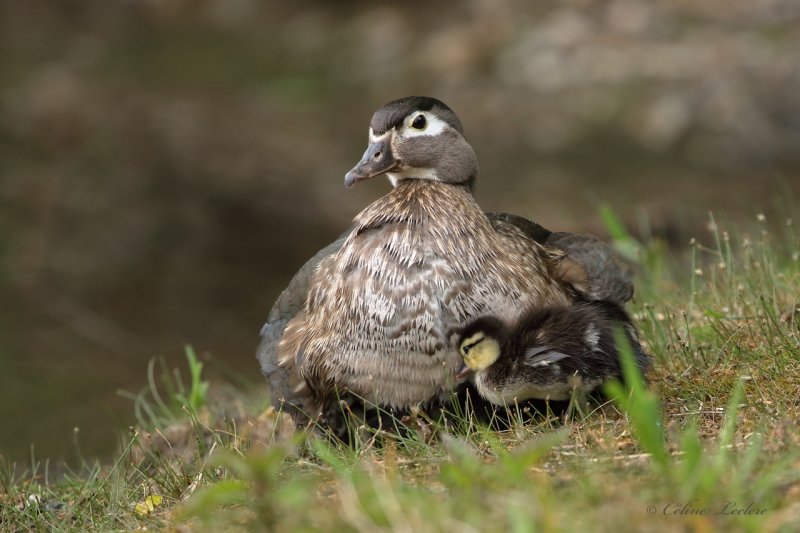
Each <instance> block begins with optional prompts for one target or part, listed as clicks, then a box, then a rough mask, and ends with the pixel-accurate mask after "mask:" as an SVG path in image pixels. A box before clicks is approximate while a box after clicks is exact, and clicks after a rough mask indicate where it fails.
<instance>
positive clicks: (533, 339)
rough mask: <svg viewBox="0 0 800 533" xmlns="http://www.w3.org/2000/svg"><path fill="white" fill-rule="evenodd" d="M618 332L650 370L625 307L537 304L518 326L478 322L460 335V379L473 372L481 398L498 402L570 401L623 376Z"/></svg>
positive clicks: (488, 320)
mask: <svg viewBox="0 0 800 533" xmlns="http://www.w3.org/2000/svg"><path fill="white" fill-rule="evenodd" d="M617 329H619V330H621V331H622V332H623V334H624V336H625V339H626V340H627V342H628V344H629V345H630V347H631V350H632V352H633V355H634V358H635V360H636V363H637V364H638V366H639V368H640V369H641V371H642V373H645V372H646V370H647V369H648V367H649V364H650V357H649V356H648V355H647V354H646V353H645V352H644V350H643V348H642V345H641V343H640V342H639V340H638V338H637V336H636V330H635V328H634V326H633V324H632V322H631V320H630V317H629V316H628V314H627V313H626V312H625V310H624V309H623V308H622V307H621V306H619V305H617V304H614V303H611V302H606V301H590V302H580V303H576V304H575V305H572V306H560V305H555V306H543V307H537V308H534V309H532V310H531V311H529V312H528V313H526V314H525V315H523V316H522V317H521V318H520V319H519V320H518V321H517V322H515V323H514V324H512V325H508V324H506V323H504V322H503V321H501V320H499V319H498V318H495V317H492V316H486V317H482V318H479V319H477V320H475V321H474V322H472V323H471V324H469V325H468V326H467V327H466V328H465V329H464V331H463V333H462V335H461V340H460V342H459V352H460V354H461V356H462V358H463V359H464V367H463V368H462V370H461V372H459V374H458V378H459V379H463V378H465V377H467V376H468V375H469V374H472V373H474V381H475V387H476V389H477V391H478V393H479V394H480V395H481V396H482V397H483V398H485V399H486V400H488V401H489V402H491V403H493V404H496V405H512V404H515V403H517V402H522V401H525V400H530V399H540V400H556V401H557V400H568V399H570V397H571V396H572V395H573V394H576V393H577V394H578V395H583V394H587V393H590V392H592V391H593V390H595V389H596V388H597V387H598V386H599V385H601V384H602V383H604V382H606V381H609V380H613V379H620V378H621V376H622V371H621V366H620V362H619V350H618V348H617V345H616V342H615V330H617Z"/></svg>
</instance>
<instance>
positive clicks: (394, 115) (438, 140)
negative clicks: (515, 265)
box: [344, 96, 478, 188]
mask: <svg viewBox="0 0 800 533" xmlns="http://www.w3.org/2000/svg"><path fill="white" fill-rule="evenodd" d="M382 174H386V176H387V177H388V178H389V181H391V183H392V185H393V186H395V187H397V185H398V184H400V183H401V182H403V181H405V180H410V179H417V180H432V181H438V182H442V183H451V184H457V185H465V186H467V187H469V188H472V186H473V184H474V182H475V179H476V178H477V176H478V159H477V156H476V155H475V152H474V151H473V149H472V147H471V146H470V145H469V143H468V142H467V140H466V139H465V138H464V128H463V127H462V126H461V121H460V120H459V119H458V117H457V116H456V114H455V113H454V112H453V110H452V109H450V108H449V107H447V105H445V104H444V103H443V102H441V101H439V100H437V99H435V98H430V97H427V96H409V97H407V98H401V99H400V100H395V101H393V102H389V103H388V104H386V105H385V106H383V107H382V108H380V109H379V110H377V111H376V112H375V114H374V115H373V116H372V121H371V123H370V128H369V146H368V147H367V150H366V152H364V155H363V156H362V158H361V161H359V162H358V164H356V166H355V167H353V169H352V170H351V171H350V172H348V173H347V174H346V175H345V177H344V185H345V187H352V186H353V185H355V184H356V183H358V182H360V181H364V180H368V179H370V178H374V177H376V176H380V175H382Z"/></svg>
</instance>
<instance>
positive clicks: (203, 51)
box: [0, 0, 800, 460]
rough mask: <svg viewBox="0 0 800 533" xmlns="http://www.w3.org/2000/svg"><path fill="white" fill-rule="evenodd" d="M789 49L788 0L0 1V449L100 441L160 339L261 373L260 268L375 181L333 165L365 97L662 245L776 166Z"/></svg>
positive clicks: (491, 185) (789, 169)
mask: <svg viewBox="0 0 800 533" xmlns="http://www.w3.org/2000/svg"><path fill="white" fill-rule="evenodd" d="M798 50H800V4H798V3H797V2H793V1H791V0H762V1H759V2H752V1H751V0H727V1H725V2H720V1H715V0H677V1H676V0H670V1H641V2H639V1H635V0H615V1H610V2H607V1H590V0H570V1H563V0H559V1H556V0H551V1H545V2H535V3H534V2H525V1H522V0H516V1H514V0H509V1H490V0H473V1H466V2H462V3H450V2H430V1H426V2H421V1H409V2H403V3H391V4H390V3H385V4H379V3H374V2H366V1H364V2H356V1H346V2H345V1H339V2H323V1H308V2H278V1H274V0H273V1H266V2H260V1H256V0H207V1H188V0H186V1H181V0H127V1H122V0H117V1H110V0H102V1H101V0H97V1H80V2H78V1H68V0H60V1H58V2H31V1H27V0H25V1H23V0H6V1H4V2H2V3H0V113H1V114H0V454H3V455H5V456H6V457H11V458H12V459H19V460H25V457H26V456H27V455H28V453H29V448H30V445H31V444H34V446H35V450H36V454H37V455H38V456H50V457H54V458H69V457H70V456H71V454H74V449H73V438H72V436H73V427H76V426H77V427H80V428H81V432H80V437H79V440H80V443H81V448H82V450H83V453H84V454H85V455H96V454H99V455H101V456H102V455H104V454H108V453H110V452H111V451H112V450H113V447H114V446H115V445H116V442H115V432H114V431H112V429H111V428H113V427H114V426H115V424H117V425H118V424H122V425H124V424H126V423H128V422H129V421H130V416H131V415H130V413H131V404H130V402H129V401H128V400H125V399H123V398H121V397H119V396H118V395H117V394H116V390H117V389H118V388H124V389H128V390H137V389H138V388H139V387H140V386H141V385H143V383H144V380H145V372H146V365H147V361H148V360H149V359H150V358H152V357H154V356H159V355H163V356H165V357H166V358H167V359H168V360H169V361H171V362H173V363H175V362H180V361H182V350H183V348H182V347H183V344H184V343H191V344H192V345H194V346H195V348H196V349H197V350H198V352H200V353H212V354H213V355H214V359H215V360H216V361H217V362H218V363H219V364H218V365H217V366H218V367H221V366H225V367H227V368H229V369H230V370H232V371H234V372H238V373H239V374H240V375H243V376H245V378H246V379H247V380H249V381H251V382H253V383H257V384H259V386H261V383H262V381H261V377H260V374H259V371H258V366H257V364H256V361H255V359H254V351H255V347H256V345H257V342H258V330H259V328H260V326H261V324H262V322H263V320H264V319H265V318H266V315H267V312H268V310H269V308H270V306H271V304H272V302H273V300H274V299H275V297H276V296H277V293H278V292H279V290H280V289H281V288H282V287H284V286H285V285H286V283H287V282H288V280H289V278H290V277H291V274H292V273H293V272H294V270H295V269H296V268H297V267H298V266H299V265H301V264H302V263H303V262H304V260H305V259H306V258H308V257H309V256H310V255H311V254H313V253H314V252H315V251H316V250H317V249H319V248H321V247H322V246H323V245H325V244H327V243H328V242H329V241H330V240H332V239H333V238H334V237H335V236H336V235H338V234H339V233H340V232H341V231H342V230H343V229H344V228H346V227H347V225H348V223H349V221H350V219H351V218H352V217H353V215H354V214H355V213H357V212H358V211H359V210H360V209H361V208H363V207H364V206H366V205H367V204H368V203H369V202H370V201H371V200H373V199H375V198H377V197H378V196H379V195H381V194H383V193H385V192H386V191H387V190H388V188H389V186H388V184H387V182H386V181H385V180H375V181H374V182H370V183H365V184H363V185H360V186H359V187H357V188H355V189H353V190H348V191H345V190H344V188H343V185H342V181H343V175H344V173H345V172H346V171H347V170H348V169H349V168H350V167H351V166H352V165H353V164H354V163H355V162H356V161H357V160H358V159H359V158H360V156H361V153H362V152H363V150H364V148H365V146H366V139H367V126H368V123H369V119H370V116H371V114H372V112H373V111H374V110H375V109H377V108H378V107H380V106H381V105H382V104H383V103H385V102H387V101H389V100H392V99H395V98H399V97H402V96H407V95H411V94H425V95H430V96H435V97H438V98H440V99H441V100H443V101H445V102H446V103H448V104H449V105H450V106H451V107H452V108H453V109H454V110H455V111H456V112H457V113H458V114H459V115H460V117H461V119H462V121H463V123H464V126H465V128H466V131H467V136H468V138H469V140H470V141H471V143H472V144H473V146H474V147H475V150H476V152H477V154H478V157H479V160H480V163H481V180H480V183H479V189H478V193H477V196H478V201H479V202H480V203H481V205H482V206H484V207H485V208H486V209H487V210H502V211H509V212H514V213H518V214H522V215H525V216H528V217H529V218H532V219H535V220H537V221H539V222H541V223H542V224H544V225H545V226H547V227H550V228H554V229H558V230H569V231H589V232H594V233H598V234H601V235H602V234H603V229H602V226H601V224H600V219H599V217H598V215H597V207H598V205H599V204H600V203H601V202H608V203H610V204H611V205H612V206H613V208H614V209H615V210H616V211H617V212H618V213H619V214H620V216H622V218H623V219H624V220H625V221H626V222H627V223H628V224H629V225H630V226H631V228H633V230H634V232H639V233H645V234H654V235H656V236H659V237H661V238H663V239H665V240H666V241H667V242H669V243H672V244H674V245H683V244H685V242H686V239H688V237H689V236H690V235H693V234H695V232H702V231H704V230H703V227H704V226H703V224H704V222H705V220H706V217H707V212H708V211H709V210H714V212H715V214H717V215H718V218H719V217H720V216H727V217H733V218H734V219H736V218H737V217H752V216H753V215H754V213H757V212H760V211H763V210H765V209H767V210H768V209H769V206H770V205H773V202H774V199H775V197H776V196H777V195H779V194H784V195H785V194H786V192H787V191H791V190H795V191H796V190H797V189H798V183H799V182H800V179H798V169H800V149H798V147H800V56H798V53H797V51H798ZM217 373H218V374H219V373H220V371H218V372H217ZM264 392H265V394H266V388H265V387H264Z"/></svg>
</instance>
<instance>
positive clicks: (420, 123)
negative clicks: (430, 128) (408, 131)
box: [411, 115, 428, 130]
mask: <svg viewBox="0 0 800 533" xmlns="http://www.w3.org/2000/svg"><path fill="white" fill-rule="evenodd" d="M427 125H428V121H427V120H425V115H417V116H416V117H415V118H414V120H413V122H411V127H412V128H414V129H415V130H424V129H425V126H427Z"/></svg>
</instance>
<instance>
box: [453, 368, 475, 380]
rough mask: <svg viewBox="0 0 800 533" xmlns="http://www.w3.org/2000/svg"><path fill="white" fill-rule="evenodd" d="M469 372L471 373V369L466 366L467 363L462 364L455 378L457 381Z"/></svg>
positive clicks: (464, 377)
mask: <svg viewBox="0 0 800 533" xmlns="http://www.w3.org/2000/svg"><path fill="white" fill-rule="evenodd" d="M471 374H472V369H471V368H470V367H468V366H467V365H464V366H462V367H461V370H459V371H458V374H456V379H457V380H458V381H461V380H463V379H466V378H467V376H469V375H471Z"/></svg>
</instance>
